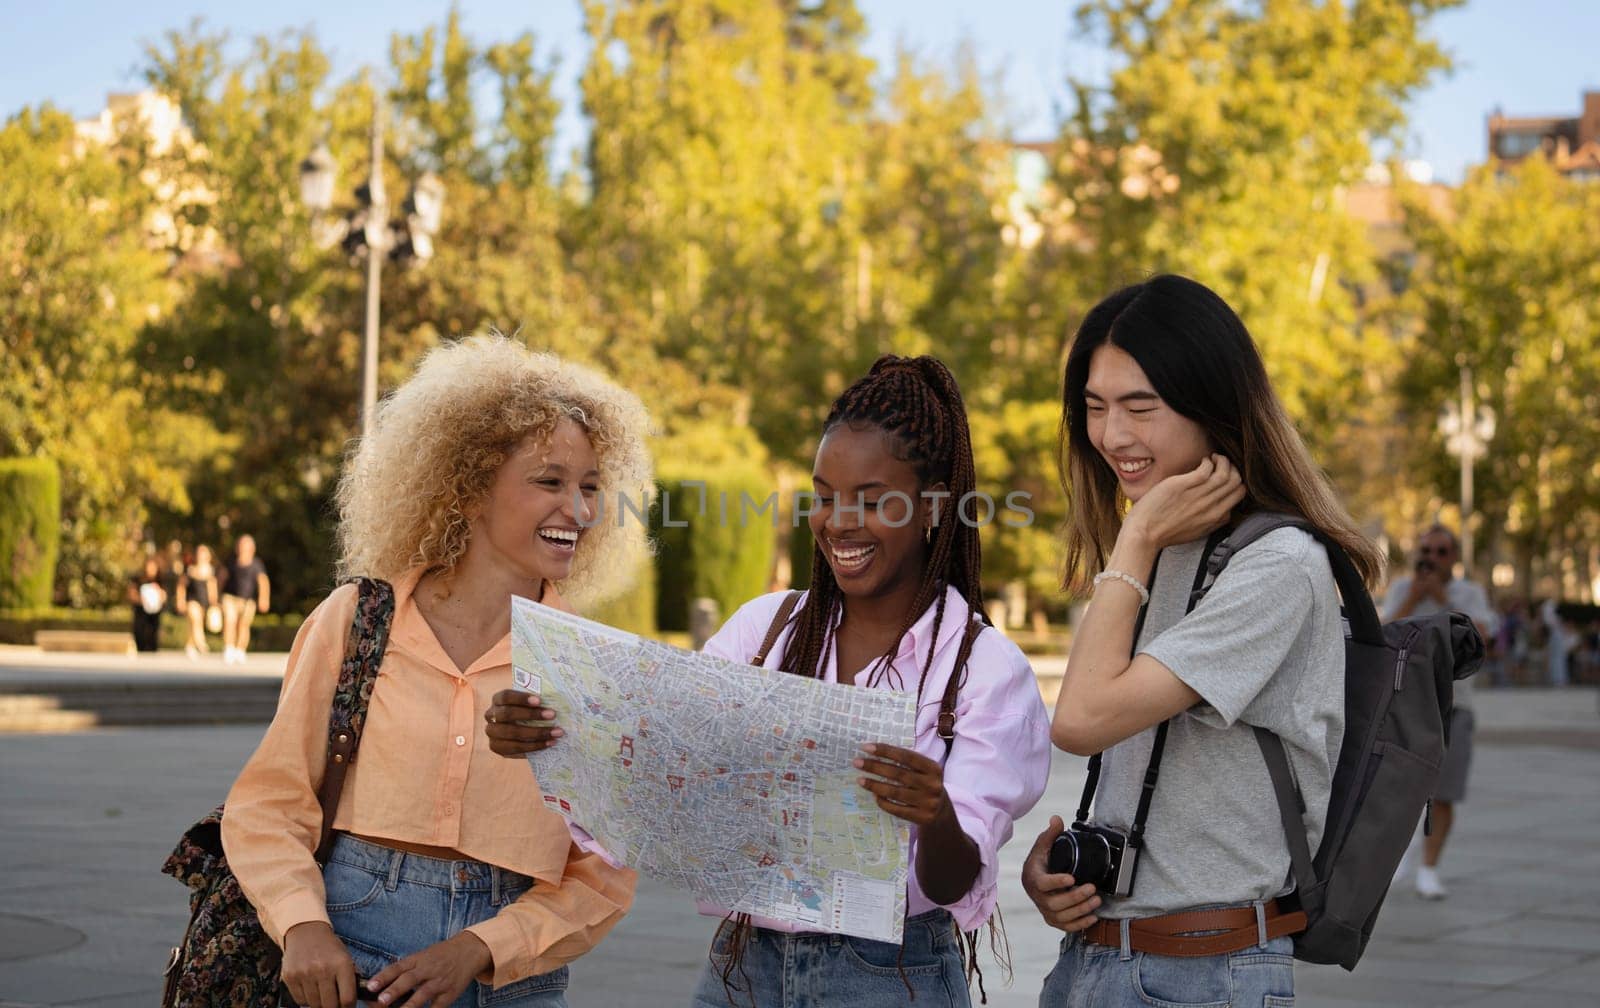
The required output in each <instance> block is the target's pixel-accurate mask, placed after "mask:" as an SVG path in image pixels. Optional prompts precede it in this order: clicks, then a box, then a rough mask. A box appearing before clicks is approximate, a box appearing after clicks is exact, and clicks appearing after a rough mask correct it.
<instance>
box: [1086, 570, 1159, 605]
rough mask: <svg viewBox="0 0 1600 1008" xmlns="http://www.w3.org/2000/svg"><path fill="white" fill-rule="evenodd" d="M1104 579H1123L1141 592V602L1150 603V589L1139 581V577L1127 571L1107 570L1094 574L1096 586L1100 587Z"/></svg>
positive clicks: (1141, 603) (1122, 580)
mask: <svg viewBox="0 0 1600 1008" xmlns="http://www.w3.org/2000/svg"><path fill="white" fill-rule="evenodd" d="M1102 581H1121V582H1123V583H1124V584H1126V585H1128V586H1129V587H1131V588H1132V589H1133V590H1134V591H1136V592H1138V593H1139V604H1140V605H1149V604H1150V590H1149V589H1148V588H1146V587H1145V586H1144V585H1142V584H1140V583H1139V579H1138V578H1136V577H1134V576H1133V575H1132V574H1129V573H1127V572H1125V571H1119V570H1107V571H1101V572H1100V573H1098V574H1096V575H1095V576H1094V587H1096V588H1099V587H1100V582H1102Z"/></svg>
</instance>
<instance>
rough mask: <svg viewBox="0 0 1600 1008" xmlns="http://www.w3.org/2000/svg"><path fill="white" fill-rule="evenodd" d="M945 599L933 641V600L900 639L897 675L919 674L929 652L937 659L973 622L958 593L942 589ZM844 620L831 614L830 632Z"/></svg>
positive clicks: (935, 607) (841, 613) (935, 610)
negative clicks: (969, 621)
mask: <svg viewBox="0 0 1600 1008" xmlns="http://www.w3.org/2000/svg"><path fill="white" fill-rule="evenodd" d="M810 598H811V593H810V592H809V591H808V592H806V595H805V598H803V599H801V603H800V605H801V607H804V605H805V604H806V602H807V601H809V600H810ZM944 599H945V601H944V620H943V621H942V622H941V623H940V624H939V635H938V637H937V638H935V637H934V635H933V621H934V620H935V619H936V618H937V617H938V615H939V612H938V610H939V605H938V600H937V599H935V600H934V603H933V604H932V605H930V606H928V608H927V609H925V610H924V611H923V613H922V615H921V616H919V617H917V621H916V622H915V623H913V624H911V629H910V630H907V631H906V633H905V635H904V636H902V637H901V638H900V648H899V650H898V651H896V652H895V660H894V666H895V671H896V672H900V673H908V672H915V673H920V672H921V671H922V666H923V665H924V664H926V663H927V661H928V655H929V652H930V651H931V652H932V654H933V655H934V656H935V657H936V658H937V657H938V655H939V654H940V653H941V652H943V651H944V650H945V649H946V648H948V647H950V645H951V643H952V642H953V641H956V640H959V639H960V637H961V634H962V633H963V632H965V630H966V627H967V621H968V620H969V619H971V618H972V607H971V606H969V605H967V600H966V599H964V598H962V597H961V593H960V592H959V591H957V590H956V589H955V587H954V586H952V585H946V586H945V590H944ZM843 616H844V609H843V607H841V608H840V610H839V612H838V613H835V614H834V617H833V626H832V627H831V628H830V629H834V630H837V629H838V628H839V620H840V619H841V618H842V617H843ZM827 661H828V662H829V663H830V664H831V663H832V662H833V656H832V655H828V656H827ZM912 685H915V683H914V682H913V683H912Z"/></svg>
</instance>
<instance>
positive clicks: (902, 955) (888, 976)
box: [693, 910, 972, 1008]
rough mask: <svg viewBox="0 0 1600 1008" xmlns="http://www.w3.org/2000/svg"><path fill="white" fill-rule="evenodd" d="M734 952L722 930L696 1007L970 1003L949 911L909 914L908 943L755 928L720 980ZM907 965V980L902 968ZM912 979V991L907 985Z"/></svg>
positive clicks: (926, 1007)
mask: <svg viewBox="0 0 1600 1008" xmlns="http://www.w3.org/2000/svg"><path fill="white" fill-rule="evenodd" d="M729 959H730V953H729V950H728V948H727V945H726V939H725V938H723V937H721V936H720V935H719V936H718V938H717V940H716V942H714V943H713V944H712V946H711V961H710V962H709V963H708V964H707V966H706V967H704V968H703V969H701V971H700V986H699V988H698V989H697V990H696V991H695V994H694V1002H693V1004H694V1006H695V1008H751V1006H752V1005H754V1006H755V1008H875V1006H879V1005H883V1006H889V1005H893V1006H895V1008H903V1006H904V1005H907V1004H911V1005H914V1006H915V1008H968V1006H970V1005H971V1004H972V1002H971V1000H970V999H969V998H968V997H967V978H966V974H965V972H964V971H963V970H962V966H961V944H960V941H959V939H957V937H956V927H955V922H954V921H953V920H952V919H951V917H950V914H949V912H948V911H945V910H929V911H928V912H926V913H920V914H917V915H916V916H915V917H910V918H907V920H906V926H905V936H904V939H903V944H901V945H890V944H889V943H888V942H879V941H871V940H870V939H867V938H853V937H851V936H849V935H834V934H817V933H815V932H806V933H803V934H786V933H784V932H782V931H768V930H766V929H765V928H757V929H756V931H755V934H754V936H753V937H752V938H751V939H750V943H749V944H748V945H746V946H745V949H744V959H743V961H742V963H741V964H740V965H739V966H735V967H734V970H733V975H732V976H731V977H730V979H731V980H732V984H733V996H732V998H731V999H730V998H729V995H728V991H727V989H726V988H725V987H724V986H723V983H722V971H723V969H724V968H726V966H727V963H728V962H729ZM902 968H903V969H904V978H902V976H901V970H902ZM907 984H909V985H910V989H909V990H907Z"/></svg>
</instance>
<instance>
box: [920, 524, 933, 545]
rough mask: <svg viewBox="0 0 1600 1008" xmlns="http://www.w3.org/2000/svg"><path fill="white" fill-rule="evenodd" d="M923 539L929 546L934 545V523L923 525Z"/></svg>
mask: <svg viewBox="0 0 1600 1008" xmlns="http://www.w3.org/2000/svg"><path fill="white" fill-rule="evenodd" d="M922 541H923V542H924V543H926V544H928V545H929V546H932V545H933V526H932V525H924V526H922Z"/></svg>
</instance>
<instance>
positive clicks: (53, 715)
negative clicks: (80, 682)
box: [0, 710, 100, 735]
mask: <svg viewBox="0 0 1600 1008" xmlns="http://www.w3.org/2000/svg"><path fill="white" fill-rule="evenodd" d="M99 723H100V721H99V718H98V717H96V716H95V715H94V714H93V713H92V712H90V711H64V710H34V711H0V735H30V734H31V735H60V734H65V733H67V732H76V731H85V730H87V729H89V728H94V727H96V726H97V725H98V724H99Z"/></svg>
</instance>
